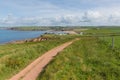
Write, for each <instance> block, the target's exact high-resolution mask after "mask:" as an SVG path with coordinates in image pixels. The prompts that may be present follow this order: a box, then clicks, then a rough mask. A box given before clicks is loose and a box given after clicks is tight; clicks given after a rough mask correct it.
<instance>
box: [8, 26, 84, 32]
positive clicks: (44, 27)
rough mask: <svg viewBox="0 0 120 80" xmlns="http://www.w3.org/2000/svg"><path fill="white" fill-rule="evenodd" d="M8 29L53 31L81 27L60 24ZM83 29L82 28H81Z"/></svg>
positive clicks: (73, 29) (78, 28)
mask: <svg viewBox="0 0 120 80" xmlns="http://www.w3.org/2000/svg"><path fill="white" fill-rule="evenodd" d="M8 29H10V30H22V31H45V30H54V31H66V30H72V31H76V30H81V27H79V26H75V27H70V26H69V27H62V26H31V27H30V26H29V27H12V28H8ZM82 29H84V28H82Z"/></svg>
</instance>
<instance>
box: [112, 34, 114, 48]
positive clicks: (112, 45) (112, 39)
mask: <svg viewBox="0 0 120 80" xmlns="http://www.w3.org/2000/svg"><path fill="white" fill-rule="evenodd" d="M113 48H114V37H113V36H112V49H113Z"/></svg>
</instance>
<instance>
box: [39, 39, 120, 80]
mask: <svg viewBox="0 0 120 80" xmlns="http://www.w3.org/2000/svg"><path fill="white" fill-rule="evenodd" d="M37 80H120V50H118V51H113V50H111V49H110V47H109V45H108V44H107V42H105V41H102V40H100V39H98V38H94V37H92V38H83V39H81V40H79V41H76V42H75V43H74V44H72V45H71V46H69V47H68V48H66V49H65V50H64V51H62V52H61V53H60V54H59V55H58V56H57V57H55V58H54V60H53V61H52V62H51V63H50V64H49V65H48V66H47V67H46V68H45V70H44V71H43V72H42V74H41V75H40V76H39V77H38V79H37Z"/></svg>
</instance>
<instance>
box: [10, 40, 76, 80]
mask: <svg viewBox="0 0 120 80" xmlns="http://www.w3.org/2000/svg"><path fill="white" fill-rule="evenodd" d="M74 41H75V40H73V41H70V42H67V43H64V44H62V45H60V46H58V47H56V48H53V49H52V50H50V51H48V52H46V53H45V54H43V55H42V56H40V57H39V58H38V59H36V60H35V61H33V62H32V63H31V64H30V65H28V66H27V67H26V68H25V69H23V70H22V71H20V72H19V73H18V74H16V75H14V76H13V77H12V78H11V79H9V80H36V78H37V77H38V75H39V73H40V72H42V70H43V69H44V67H45V66H46V65H47V64H48V63H49V62H50V61H51V60H52V59H53V57H54V56H56V55H57V54H58V53H59V52H60V51H62V50H63V49H64V48H66V47H67V46H69V45H70V44H72V43H73V42H74Z"/></svg>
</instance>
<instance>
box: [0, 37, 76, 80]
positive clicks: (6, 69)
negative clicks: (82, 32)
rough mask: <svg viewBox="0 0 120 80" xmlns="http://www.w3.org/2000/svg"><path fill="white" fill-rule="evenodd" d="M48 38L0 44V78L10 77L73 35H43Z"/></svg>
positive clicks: (70, 38) (3, 79)
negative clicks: (38, 40)
mask: <svg viewBox="0 0 120 80" xmlns="http://www.w3.org/2000/svg"><path fill="white" fill-rule="evenodd" d="M43 37H49V38H51V39H50V40H47V41H41V42H31V43H24V44H6V45H1V46H0V80H5V79H7V78H10V77H11V76H12V75H14V74H16V73H17V72H19V71H20V70H22V69H23V68H24V67H25V66H27V65H28V64H29V63H31V62H32V61H33V60H35V59H36V58H37V57H39V56H41V55H42V54H43V53H44V52H46V51H48V50H49V49H51V48H53V47H55V46H57V45H60V44H62V43H64V42H66V41H69V40H72V39H73V38H74V37H73V36H69V35H68V36H67V35H66V36H56V35H45V36H43Z"/></svg>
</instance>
